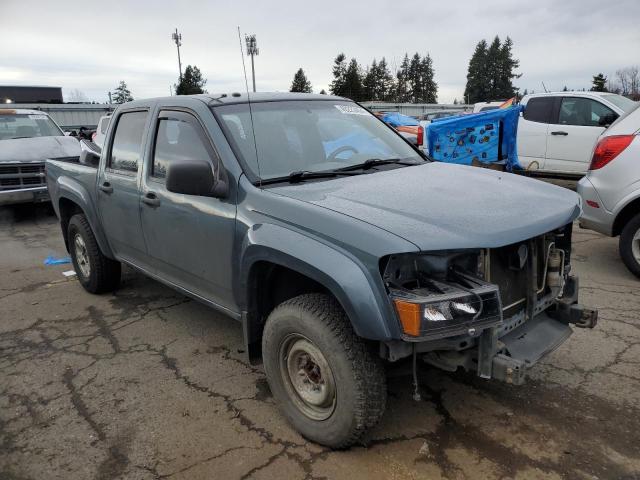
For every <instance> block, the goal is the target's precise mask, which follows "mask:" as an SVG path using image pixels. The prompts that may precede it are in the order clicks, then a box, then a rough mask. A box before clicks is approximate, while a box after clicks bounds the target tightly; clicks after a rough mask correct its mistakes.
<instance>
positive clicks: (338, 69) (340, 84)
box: [329, 53, 347, 97]
mask: <svg viewBox="0 0 640 480" xmlns="http://www.w3.org/2000/svg"><path fill="white" fill-rule="evenodd" d="M346 59H347V57H346V56H345V54H344V53H340V54H338V56H337V57H336V58H335V60H334V61H333V81H332V82H331V85H329V91H330V92H331V93H332V94H333V95H338V96H340V97H343V96H344V85H345V74H346V72H347V64H346Z"/></svg>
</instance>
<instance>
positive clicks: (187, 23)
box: [0, 0, 640, 103]
mask: <svg viewBox="0 0 640 480" xmlns="http://www.w3.org/2000/svg"><path fill="white" fill-rule="evenodd" d="M0 19H1V20H2V24H1V25H2V26H1V27H0V45H1V47H0V52H2V53H1V60H0V84H4V85H14V84H15V85H54V86H61V87H62V88H63V91H64V92H65V95H66V98H65V99H66V100H69V93H70V92H72V91H73V90H76V89H77V90H80V91H82V92H83V93H84V94H85V95H86V96H87V98H88V99H89V100H96V101H105V100H106V99H107V92H108V91H109V90H113V88H114V87H115V86H116V85H117V84H118V82H119V81H120V80H125V81H126V82H127V84H128V85H129V87H130V89H131V91H132V93H133V95H134V97H136V98H144V97H153V96H165V95H168V94H169V91H170V90H169V88H170V85H172V84H174V83H175V82H176V79H177V76H178V65H177V56H176V47H175V45H174V44H173V43H172V41H171V32H172V31H173V30H174V28H176V27H177V28H178V29H179V31H180V32H181V33H182V37H183V46H182V49H181V54H182V62H183V67H184V66H186V65H187V64H193V65H197V66H198V67H199V68H200V69H201V70H202V72H203V74H204V76H205V78H206V79H207V81H208V82H207V86H206V88H207V89H208V90H209V92H231V91H240V90H244V80H243V75H242V63H241V58H240V51H239V44H238V34H237V26H238V25H239V26H240V29H241V31H242V33H243V34H244V33H255V34H256V35H257V38H258V46H259V48H260V55H259V56H258V57H257V58H256V77H257V87H258V90H260V91H274V90H279V91H284V90H288V89H289V87H290V85H291V80H292V78H293V74H294V73H295V71H296V70H297V69H298V68H299V67H302V68H303V69H304V70H305V72H306V73H307V77H308V78H309V80H310V81H311V83H312V85H313V88H314V91H316V92H319V91H320V89H322V88H325V89H327V90H328V85H329V83H330V82H331V67H332V63H333V59H334V58H335V56H336V54H337V53H339V52H344V53H345V54H346V55H347V57H348V58H351V57H355V58H357V59H358V61H359V62H360V63H361V64H369V63H370V62H371V60H372V59H373V58H374V57H375V58H376V59H378V60H379V59H380V58H381V57H383V56H384V57H386V59H387V61H388V63H389V64H390V66H391V67H393V66H394V65H397V64H399V63H400V61H401V59H402V57H403V55H404V53H405V52H409V53H410V54H412V53H414V52H416V51H417V52H419V53H420V54H421V55H423V54H426V53H429V54H431V57H432V58H433V61H434V67H435V73H436V81H437V82H438V85H439V95H438V100H439V102H441V103H447V102H452V101H453V99H454V98H458V99H461V98H462V94H463V91H464V86H465V81H466V71H467V65H468V62H469V57H470V56H471V53H472V52H473V49H474V47H475V45H476V43H477V42H478V41H479V40H480V39H482V38H486V39H487V40H488V41H490V40H491V39H492V38H493V37H494V36H495V35H496V34H497V35H499V36H500V37H501V38H503V37H505V36H507V35H509V36H510V37H511V38H512V39H513V42H514V54H515V56H516V58H518V59H520V69H519V72H520V73H522V77H521V78H520V79H518V80H517V81H516V85H517V86H518V87H520V88H521V89H524V88H527V89H528V90H529V91H531V90H536V91H540V90H542V83H541V82H543V81H544V82H545V85H546V86H547V88H548V89H549V90H559V89H562V88H563V86H565V85H566V86H567V87H569V88H570V89H574V88H575V89H581V88H583V87H586V88H588V87H589V86H590V82H591V76H592V75H594V74H596V73H598V72H603V73H605V74H606V75H611V76H613V74H614V73H615V71H616V69H619V68H621V67H625V66H629V65H637V64H640V26H639V24H638V22H639V20H640V0H610V1H603V0H556V1H552V0H537V1H536V2H522V1H512V0H484V1H482V2H479V1H470V0H468V1H467V0H464V1H463V0H458V1H456V2H451V1H433V0H421V1H414V0H403V1H401V2H398V1H394V2H391V1H383V0H367V1H366V2H365V1H362V2H348V1H344V0H341V1H336V0H324V1H323V2H304V1H300V0H296V1H289V0H277V1H274V0H270V1H255V2H254V1H248V0H247V1H234V2H229V1H227V2H223V1H216V0H206V1H205V0H183V1H176V0H174V1H165V0H140V1H133V0H130V1H116V0H103V1H102V2H83V1H74V2H65V1H45V0H41V1H31V0H0ZM249 65H250V64H249V63H247V69H248V71H247V73H248V74H249V75H250V70H249V69H250V66H249Z"/></svg>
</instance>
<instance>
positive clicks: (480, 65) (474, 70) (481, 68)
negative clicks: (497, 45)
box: [464, 40, 489, 103]
mask: <svg viewBox="0 0 640 480" xmlns="http://www.w3.org/2000/svg"><path fill="white" fill-rule="evenodd" d="M488 90H489V78H488V75H487V41H486V40H480V41H479V42H478V44H477V45H476V49H475V50H474V52H473V55H471V60H469V67H468V69H467V85H466V87H465V89H464V101H465V102H466V103H476V102H480V101H484V100H486V99H487V94H488Z"/></svg>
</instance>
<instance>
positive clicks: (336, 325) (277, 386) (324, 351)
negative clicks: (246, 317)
mask: <svg viewBox="0 0 640 480" xmlns="http://www.w3.org/2000/svg"><path fill="white" fill-rule="evenodd" d="M262 356H263V362H264V369H265V372H266V374H267V380H268V382H269V386H270V388H271V392H272V393H273V396H274V398H275V399H276V401H277V403H278V405H279V407H280V409H281V411H282V413H283V414H284V416H285V417H286V418H287V419H288V420H289V422H290V423H291V424H292V425H293V426H294V427H295V428H296V429H297V430H298V431H299V432H300V433H301V434H302V435H303V436H304V437H306V438H308V439H309V440H312V441H314V442H317V443H320V444H322V445H326V446H328V447H332V448H344V447H347V446H349V445H352V444H353V443H355V442H356V441H357V440H358V439H359V438H360V437H361V436H362V434H363V433H364V432H365V431H366V430H367V429H368V428H369V427H372V426H373V425H375V424H376V423H377V422H378V420H379V419H380V417H382V414H383V412H384V408H385V403H386V395H387V391H386V378H385V374H384V368H383V366H382V362H381V360H380V359H379V358H378V357H377V356H376V355H375V354H374V353H373V352H372V351H370V348H369V345H367V344H366V343H365V342H364V341H363V340H362V339H360V338H359V337H357V336H356V334H355V333H354V332H353V329H352V328H351V325H350V323H349V320H348V318H347V316H346V315H345V313H344V311H343V310H342V308H341V307H340V305H339V304H338V302H336V301H335V300H334V299H333V298H332V297H329V296H327V295H322V294H306V295H300V296H299V297H296V298H293V299H291V300H288V301H286V302H284V303H282V304H280V305H279V306H278V307H277V308H276V309H275V310H273V312H272V313H271V315H269V318H268V319H267V323H266V325H265V328H264V333H263V337H262Z"/></svg>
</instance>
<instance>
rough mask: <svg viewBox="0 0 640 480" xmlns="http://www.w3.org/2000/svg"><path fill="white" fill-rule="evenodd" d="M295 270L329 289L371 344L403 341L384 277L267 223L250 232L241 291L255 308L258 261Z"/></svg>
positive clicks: (242, 264)
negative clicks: (252, 283)
mask: <svg viewBox="0 0 640 480" xmlns="http://www.w3.org/2000/svg"><path fill="white" fill-rule="evenodd" d="M260 261H267V262H271V263H274V264H277V265H281V266H283V267H287V268H290V269H292V270H295V271H296V272H298V273H301V274H303V275H305V276H307V277H309V278H311V279H313V280H315V281H316V282H318V283H320V284H321V285H323V286H324V287H326V288H327V289H328V290H329V291H330V292H331V293H332V294H333V295H334V296H335V297H336V299H337V300H338V301H339V302H340V304H341V305H342V307H343V308H344V310H345V312H346V313H347V316H348V317H349V319H350V321H351V324H352V326H353V329H354V331H355V332H356V334H357V335H358V336H360V337H363V338H367V339H371V340H389V339H391V338H398V337H399V335H400V333H399V328H398V325H397V322H396V321H395V316H394V314H393V312H392V310H391V304H390V302H389V299H388V297H387V295H386V291H385V289H384V285H383V283H382V278H381V277H380V274H379V273H378V272H377V266H376V272H375V274H374V272H372V271H370V270H368V269H367V268H366V266H365V265H363V263H362V262H361V261H359V260H358V259H357V258H356V257H354V256H353V255H351V254H349V253H348V252H345V251H342V250H339V249H337V248H336V247H335V246H333V245H329V244H325V243H323V242H321V241H319V240H317V239H314V238H311V237H308V236H305V235H303V234H302V233H299V232H296V231H293V230H289V229H287V228H284V227H281V226H278V225H273V224H261V225H256V226H254V227H252V228H250V229H249V230H247V232H246V235H245V237H244V239H243V242H242V248H241V258H240V275H239V277H238V278H239V282H240V284H239V285H238V288H239V291H240V292H242V294H243V295H244V299H243V301H242V303H243V309H246V307H247V305H248V304H249V301H248V300H249V298H248V295H249V285H248V281H249V275H250V272H251V268H252V267H253V266H254V265H255V264H256V262H260Z"/></svg>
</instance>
